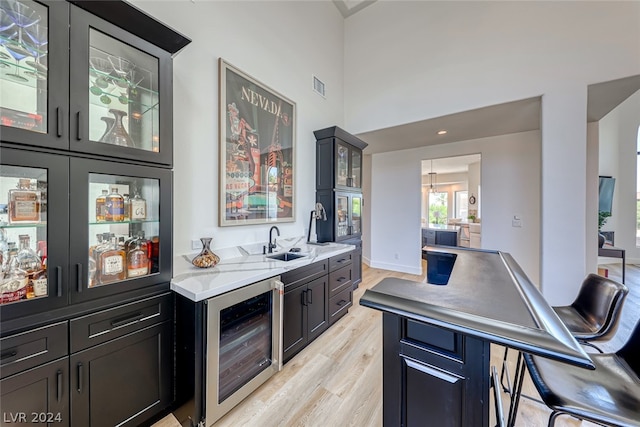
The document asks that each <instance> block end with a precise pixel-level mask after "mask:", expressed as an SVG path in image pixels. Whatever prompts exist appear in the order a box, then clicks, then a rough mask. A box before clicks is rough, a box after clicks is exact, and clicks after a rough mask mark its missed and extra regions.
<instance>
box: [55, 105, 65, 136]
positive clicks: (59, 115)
mask: <svg viewBox="0 0 640 427" xmlns="http://www.w3.org/2000/svg"><path fill="white" fill-rule="evenodd" d="M63 113H64V111H63V110H62V107H58V108H56V116H57V120H56V135H58V138H60V137H61V136H62V126H63V122H62V118H63V116H64V114H63Z"/></svg>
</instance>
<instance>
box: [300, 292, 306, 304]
mask: <svg viewBox="0 0 640 427" xmlns="http://www.w3.org/2000/svg"><path fill="white" fill-rule="evenodd" d="M300 297H301V298H302V305H307V291H302V294H300Z"/></svg>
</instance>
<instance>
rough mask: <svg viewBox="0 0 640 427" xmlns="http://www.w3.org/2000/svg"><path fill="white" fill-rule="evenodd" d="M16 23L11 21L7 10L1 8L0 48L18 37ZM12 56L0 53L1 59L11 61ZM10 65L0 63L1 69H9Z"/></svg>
mask: <svg viewBox="0 0 640 427" xmlns="http://www.w3.org/2000/svg"><path fill="white" fill-rule="evenodd" d="M15 25H16V24H15V22H13V20H12V19H11V17H10V16H9V14H8V13H7V11H6V10H4V9H3V8H1V7H0V46H4V45H6V44H7V43H8V41H9V40H11V39H13V38H14V37H15V36H17V35H18V32H17V30H16V29H15ZM10 58H11V55H9V54H8V53H6V52H2V51H0V59H10ZM7 67H9V64H7V63H6V62H0V68H7Z"/></svg>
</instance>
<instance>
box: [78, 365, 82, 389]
mask: <svg viewBox="0 0 640 427" xmlns="http://www.w3.org/2000/svg"><path fill="white" fill-rule="evenodd" d="M78 393H82V362H78Z"/></svg>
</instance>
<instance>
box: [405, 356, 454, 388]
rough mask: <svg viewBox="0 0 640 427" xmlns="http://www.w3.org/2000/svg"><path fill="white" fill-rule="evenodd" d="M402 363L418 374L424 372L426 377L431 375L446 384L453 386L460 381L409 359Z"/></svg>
mask: <svg viewBox="0 0 640 427" xmlns="http://www.w3.org/2000/svg"><path fill="white" fill-rule="evenodd" d="M404 361H405V362H406V363H407V366H409V367H410V368H413V369H416V370H418V371H420V372H424V373H425V374H427V375H431V376H432V377H436V378H439V379H441V380H444V381H446V382H448V383H451V384H455V383H457V382H458V381H460V377H456V376H453V375H451V374H448V373H446V372H443V371H441V370H439V369H435V368H431V367H429V366H426V365H423V364H421V363H417V362H414V361H413V360H410V359H404Z"/></svg>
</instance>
